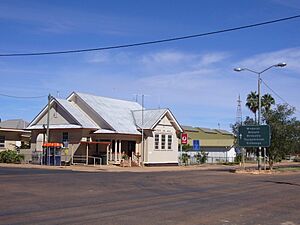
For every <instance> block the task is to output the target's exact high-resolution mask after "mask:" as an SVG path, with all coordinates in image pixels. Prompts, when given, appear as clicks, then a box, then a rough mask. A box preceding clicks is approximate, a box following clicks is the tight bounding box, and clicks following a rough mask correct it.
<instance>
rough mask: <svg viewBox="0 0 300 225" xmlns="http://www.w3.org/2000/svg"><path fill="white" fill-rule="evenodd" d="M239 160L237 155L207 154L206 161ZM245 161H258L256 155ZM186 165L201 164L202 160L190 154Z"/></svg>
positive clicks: (230, 161) (229, 161) (225, 161)
mask: <svg viewBox="0 0 300 225" xmlns="http://www.w3.org/2000/svg"><path fill="white" fill-rule="evenodd" d="M179 162H180V157H179ZM234 162H237V158H236V157H212V156H207V160H206V161H205V163H211V164H213V163H215V164H216V163H234ZM245 162H256V158H255V157H245ZM184 164H186V165H198V164H201V161H200V160H199V158H197V156H196V155H191V156H189V158H188V159H187V162H186V163H184Z"/></svg>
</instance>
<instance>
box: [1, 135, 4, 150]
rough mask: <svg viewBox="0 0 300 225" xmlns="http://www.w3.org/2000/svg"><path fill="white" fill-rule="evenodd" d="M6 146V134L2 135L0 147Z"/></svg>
mask: <svg viewBox="0 0 300 225" xmlns="http://www.w3.org/2000/svg"><path fill="white" fill-rule="evenodd" d="M4 147H5V136H0V148H4Z"/></svg>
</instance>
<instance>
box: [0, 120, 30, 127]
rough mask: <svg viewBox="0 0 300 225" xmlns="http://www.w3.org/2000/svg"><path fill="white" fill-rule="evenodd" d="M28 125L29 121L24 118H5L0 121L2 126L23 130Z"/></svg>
mask: <svg viewBox="0 0 300 225" xmlns="http://www.w3.org/2000/svg"><path fill="white" fill-rule="evenodd" d="M27 126H28V122H27V121H25V120H22V119H13V120H4V121H2V122H0V128H8V129H17V130H23V129H25V128H26V127H27Z"/></svg>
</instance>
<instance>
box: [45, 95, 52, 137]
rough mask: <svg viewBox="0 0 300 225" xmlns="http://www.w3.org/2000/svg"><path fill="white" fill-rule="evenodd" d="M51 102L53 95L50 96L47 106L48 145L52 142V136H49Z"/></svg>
mask: <svg viewBox="0 0 300 225" xmlns="http://www.w3.org/2000/svg"><path fill="white" fill-rule="evenodd" d="M50 101H51V94H49V95H48V106H47V132H46V135H47V143H49V142H50V136H49V133H50V128H49V126H50Z"/></svg>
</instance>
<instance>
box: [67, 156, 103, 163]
mask: <svg viewBox="0 0 300 225" xmlns="http://www.w3.org/2000/svg"><path fill="white" fill-rule="evenodd" d="M72 164H73V165H76V164H82V165H94V166H96V165H102V158H100V157H95V156H88V157H86V155H74V156H73V158H72Z"/></svg>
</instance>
